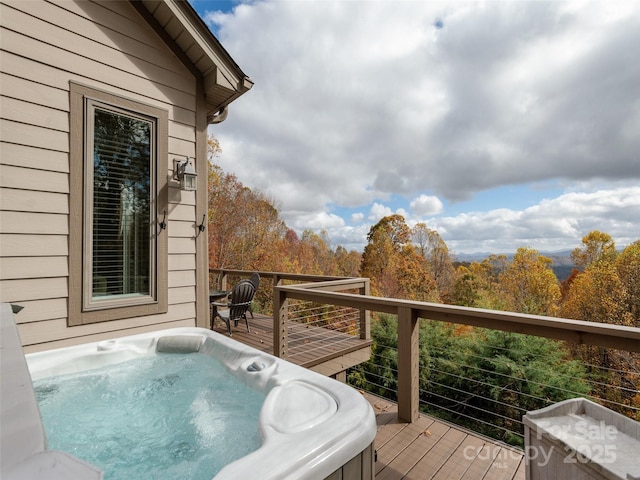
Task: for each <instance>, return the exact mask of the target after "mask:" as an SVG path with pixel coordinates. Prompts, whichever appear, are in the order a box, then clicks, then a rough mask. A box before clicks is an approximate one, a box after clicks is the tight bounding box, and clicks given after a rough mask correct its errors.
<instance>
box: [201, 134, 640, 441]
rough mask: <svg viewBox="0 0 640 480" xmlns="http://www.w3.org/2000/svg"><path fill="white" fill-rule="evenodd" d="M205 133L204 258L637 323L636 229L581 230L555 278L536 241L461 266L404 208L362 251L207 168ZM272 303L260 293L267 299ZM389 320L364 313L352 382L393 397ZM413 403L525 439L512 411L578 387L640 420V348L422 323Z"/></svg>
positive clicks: (389, 291) (385, 289) (396, 290)
mask: <svg viewBox="0 0 640 480" xmlns="http://www.w3.org/2000/svg"><path fill="white" fill-rule="evenodd" d="M218 152H219V145H218V144H217V141H216V140H215V139H212V138H210V139H209V155H210V159H211V160H213V161H212V162H211V163H210V167H209V174H208V181H209V185H208V186H209V219H208V222H209V228H208V232H209V266H210V267H211V268H228V269H243V270H262V271H275V272H278V271H280V272H289V273H304V274H317V275H336V276H352V277H356V276H362V277H367V278H370V280H371V291H372V294H373V295H377V296H383V297H393V298H404V299H410V300H418V301H428V302H438V303H447V304H452V305H461V306H467V307H478V308H487V309H493V310H505V311H512V312H519V313H526V314H534V315H547V316H557V317H563V318H569V319H578V320H586V321H592V322H603V323H611V324H616V325H626V326H634V327H640V239H639V240H636V241H635V242H633V243H632V244H631V245H628V246H626V247H625V248H624V249H622V250H619V249H617V248H616V245H615V242H614V240H613V239H612V237H611V236H610V235H609V234H607V233H604V232H600V231H592V232H589V233H588V234H587V235H586V236H585V237H584V238H583V239H582V243H581V245H580V246H579V247H577V248H576V249H575V250H574V251H573V252H572V254H571V258H572V261H573V263H574V265H575V266H576V268H575V269H574V270H573V272H572V273H571V275H570V276H569V277H568V278H567V279H566V280H564V281H562V282H559V281H558V279H557V278H556V275H555V274H554V273H553V270H552V268H551V267H552V262H551V260H550V259H549V258H547V257H545V256H543V255H541V254H540V253H539V252H537V251H536V250H535V249H532V248H528V247H521V248H519V249H518V250H517V251H516V253H515V254H514V255H513V257H512V258H507V257H506V256H504V255H491V256H489V257H487V258H485V259H484V260H482V261H477V262H471V263H464V264H462V263H458V262H456V260H455V258H454V257H453V256H452V255H451V253H450V252H449V249H448V247H447V245H446V243H445V242H444V240H443V239H442V238H441V237H440V235H439V234H438V233H437V231H435V230H433V229H430V228H429V227H428V225H426V224H424V223H418V224H416V225H415V226H413V227H409V226H408V225H407V223H406V222H405V219H404V218H403V217H402V216H401V215H390V216H387V217H384V218H382V219H381V220H380V221H379V222H378V223H376V224H375V225H374V226H372V227H371V228H370V230H369V233H368V235H367V244H366V246H365V248H364V251H363V252H362V253H360V252H357V251H353V250H352V251H347V250H346V249H344V248H343V247H341V246H333V245H332V244H331V240H330V239H329V238H328V236H327V235H326V233H320V234H318V233H315V232H313V231H311V230H307V231H304V232H302V234H301V235H298V234H297V233H296V232H294V231H293V230H292V229H290V228H288V227H287V225H286V224H285V222H284V221H283V220H282V219H281V218H280V214H279V211H278V208H277V206H276V205H275V203H274V201H273V200H272V199H270V198H268V197H267V196H265V195H264V194H262V193H261V192H258V191H254V190H251V189H249V188H247V187H245V186H244V185H243V184H242V182H241V181H240V180H239V179H238V178H237V177H236V176H235V175H233V174H230V173H226V172H224V171H223V170H222V169H221V168H220V167H219V166H217V165H215V163H214V161H215V157H216V155H217V153H218ZM265 301H268V299H265ZM395 322H396V320H395V318H393V317H391V316H388V315H377V316H374V317H373V321H372V330H371V331H372V338H373V341H374V344H373V347H372V350H373V351H372V357H371V360H370V361H369V362H368V363H366V364H363V365H361V366H360V367H359V368H357V369H353V370H352V371H351V373H350V375H349V380H350V382H351V383H352V384H355V385H356V386H358V387H360V388H366V389H368V390H370V391H373V392H374V393H377V394H380V395H384V396H387V397H389V398H392V399H393V398H395V389H396V384H395V382H396V379H395V373H394V371H396V370H397V353H396V351H395V347H396V340H397V327H396V323H395ZM420 345H421V351H420V376H421V383H420V396H421V408H422V409H423V410H425V411H429V412H431V413H435V414H437V415H440V416H442V417H445V418H447V419H449V420H452V421H456V422H458V423H462V424H464V425H468V426H472V427H473V428H474V429H475V430H479V431H481V432H483V433H485V434H488V435H491V436H493V437H495V438H500V439H503V440H506V441H509V442H512V443H516V444H517V443H519V441H521V438H520V436H519V432H520V431H521V424H520V422H519V419H520V417H521V415H522V414H523V413H525V412H526V411H528V410H534V409H537V408H541V407H543V406H546V405H548V404H549V403H553V402H555V401H559V400H563V399H565V398H572V397H576V396H592V398H595V399H598V401H600V402H601V403H603V404H605V405H606V406H607V407H610V408H613V409H615V410H617V411H620V412H622V413H624V414H626V415H629V416H632V417H635V418H637V419H640V393H639V391H640V356H638V355H637V354H632V353H630V352H626V351H617V350H611V349H604V348H598V347H586V346H578V345H569V344H565V343H564V342H559V341H554V340H549V339H545V338H540V337H532V336H526V335H518V334H511V333H505V332H498V331H488V330H484V329H476V328H472V327H467V328H464V327H460V326H454V325H449V324H445V323H441V322H420Z"/></svg>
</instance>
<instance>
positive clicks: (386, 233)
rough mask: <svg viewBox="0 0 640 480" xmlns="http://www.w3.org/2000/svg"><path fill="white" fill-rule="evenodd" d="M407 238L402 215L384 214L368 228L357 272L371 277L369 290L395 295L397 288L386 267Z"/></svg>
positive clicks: (385, 294) (384, 294) (407, 231)
mask: <svg viewBox="0 0 640 480" xmlns="http://www.w3.org/2000/svg"><path fill="white" fill-rule="evenodd" d="M408 241H409V227H408V226H407V224H406V223H405V221H404V217H402V216H401V215H390V216H388V217H384V218H382V219H381V220H380V221H379V222H378V223H376V224H375V225H373V226H372V227H371V228H370V229H369V234H368V235H367V245H366V246H365V247H364V252H363V254H362V264H361V266H360V274H361V276H363V277H368V278H370V279H371V290H372V293H374V294H379V295H382V296H397V295H398V292H399V291H400V288H399V286H398V285H397V279H395V278H394V275H393V273H392V271H391V269H390V268H389V267H390V266H391V265H392V264H393V262H394V260H395V258H396V256H397V255H399V253H400V251H401V250H402V247H403V246H404V245H405V244H406V243H407V242H408Z"/></svg>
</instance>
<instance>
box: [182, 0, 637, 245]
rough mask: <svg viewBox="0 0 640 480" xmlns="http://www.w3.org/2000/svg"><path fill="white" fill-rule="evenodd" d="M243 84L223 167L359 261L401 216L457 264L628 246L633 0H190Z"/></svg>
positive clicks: (293, 223) (224, 138) (224, 126)
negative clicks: (591, 243)
mask: <svg viewBox="0 0 640 480" xmlns="http://www.w3.org/2000/svg"><path fill="white" fill-rule="evenodd" d="M191 3H192V5H193V6H194V8H195V9H196V11H197V12H198V13H199V14H200V16H201V17H202V18H203V20H204V21H205V23H206V24H207V25H208V26H209V28H210V29H211V31H212V32H214V34H215V35H216V37H217V38H218V39H219V40H220V41H221V43H222V44H223V46H224V47H225V49H226V50H227V51H228V52H229V53H230V54H231V56H232V57H233V58H234V60H235V61H236V62H237V63H238V65H240V67H241V69H242V70H243V71H244V73H245V74H247V75H248V76H249V77H250V78H251V79H252V80H253V81H254V82H255V85H254V87H253V88H252V89H251V90H250V91H249V92H248V93H246V94H244V95H243V96H242V97H240V98H239V99H238V100H236V101H235V102H233V103H232V104H231V106H230V108H229V116H228V118H227V119H226V120H225V121H224V122H223V123H221V124H218V125H215V126H211V127H210V134H213V135H214V136H215V137H216V138H217V139H218V140H219V142H220V146H221V148H222V153H221V155H220V157H219V158H218V159H217V161H216V163H218V164H219V165H220V166H221V167H222V168H223V170H224V171H226V172H229V173H234V174H235V175H237V177H238V179H239V180H240V181H241V182H242V183H243V184H244V185H246V186H248V187H250V188H252V189H255V190H258V191H260V192H262V193H264V194H266V195H267V196H268V197H270V198H271V199H272V200H273V201H274V204H275V206H276V207H277V208H278V209H279V211H280V213H281V216H282V218H283V220H284V221H285V222H286V223H287V225H288V226H289V227H291V228H293V229H294V230H295V231H296V232H298V234H301V233H302V232H303V231H304V230H313V231H314V232H316V233H321V232H323V231H324V232H326V233H327V235H328V237H329V239H330V240H331V246H332V247H333V248H335V247H336V246H337V245H341V246H343V247H345V248H347V249H349V250H351V249H355V250H359V251H361V250H362V248H363V247H364V245H365V244H366V236H367V233H368V232H369V229H370V228H371V226H372V225H375V224H376V223H377V222H378V221H379V220H380V219H381V218H382V217H384V216H386V215H390V214H393V213H399V214H401V215H403V216H404V217H405V220H406V222H407V224H408V225H409V226H413V225H415V224H416V223H419V222H423V223H426V225H427V226H428V227H429V228H431V229H433V230H436V231H438V233H439V234H440V236H441V237H442V238H443V240H444V241H445V242H446V243H447V245H448V247H449V249H450V251H451V252H452V253H454V254H464V253H473V252H491V253H509V252H513V251H515V250H516V249H517V248H518V247H529V248H535V249H537V250H538V251H540V252H555V251H559V250H565V249H573V248H575V247H578V246H580V242H581V239H582V237H583V236H585V235H586V234H587V233H589V232H590V231H592V230H600V231H602V232H606V233H608V234H610V235H611V236H612V237H613V239H614V240H615V242H616V245H617V246H619V247H621V246H624V245H627V244H629V243H631V242H633V241H635V240H636V239H638V238H640V61H638V58H640V0H634V1H630V0H616V1H610V0H606V1H601V2H600V1H579V2H574V1H565V2H560V1H554V0H549V1H533V0H530V1H517V0H508V1H507V0H504V1H503V0H485V1H478V2H466V1H465V2H463V1H457V0H449V1H438V2H435V1H425V0H420V1H418V0H416V1H413V0H393V1H392V0H341V1H332V0H288V1H283V0H264V1H246V2H245V1H233V2H222V1H207V0H192V1H191Z"/></svg>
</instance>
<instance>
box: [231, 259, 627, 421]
mask: <svg viewBox="0 0 640 480" xmlns="http://www.w3.org/2000/svg"><path fill="white" fill-rule="evenodd" d="M227 272H229V273H234V274H235V273H236V272H235V271H234V272H231V271H227ZM239 272H242V271H239ZM244 273H247V272H242V274H244ZM249 273H250V272H249ZM260 275H261V276H262V275H263V272H260ZM269 275H272V276H273V277H274V278H282V279H287V280H297V281H300V282H307V283H302V284H297V285H286V286H285V285H280V284H275V283H274V287H273V299H274V303H273V304H274V352H276V355H278V354H282V355H284V356H286V341H287V339H286V328H285V327H286V325H285V322H286V316H287V302H288V300H289V299H296V300H307V301H312V302H316V303H324V304H330V305H340V306H348V307H353V308H357V309H359V310H360V311H361V312H367V320H368V314H369V313H368V312H370V311H373V312H381V313H389V314H392V315H397V317H398V366H399V368H398V417H399V418H400V419H401V420H403V421H409V422H413V421H415V420H416V419H417V418H418V414H419V403H418V402H419V398H418V360H419V353H418V351H419V348H418V327H417V325H418V321H417V320H418V319H419V318H422V319H426V320H439V321H444V322H450V323H456V324H462V325H471V326H474V327H482V328H489V329H493V330H501V331H505V332H513V333H523V334H527V335H534V336H538V337H545V338H551V339H556V340H565V341H567V342H572V343H576V344H585V345H595V346H599V347H607V348H615V349H619V350H627V351H630V352H640V328H636V327H627V326H622V325H612V324H605V323H596V322H586V321H583V320H571V319H566V318H557V317H546V316H541V315H528V314H524V313H514V312H503V311H498V310H487V309H481V308H471V307H461V306H457V305H444V304H439V303H429V302H418V301H411V300H401V299H395V298H382V297H373V296H371V295H369V291H368V288H369V282H368V279H363V278H345V277H334V278H327V277H322V276H314V275H291V274H279V273H278V274H276V273H273V274H269V273H266V272H265V273H264V276H267V277H268V276H269ZM312 282H313V283H312ZM357 285H361V286H362V288H361V289H360V292H359V294H353V293H345V292H343V291H338V290H346V289H351V288H358V287H357ZM367 323H368V322H367ZM366 328H367V331H368V328H369V327H368V326H367V327H366ZM276 331H277V332H278V333H277V334H276ZM361 332H362V329H361ZM367 334H368V333H367ZM276 335H277V336H278V339H276ZM367 338H368V337H367ZM276 340H277V341H276ZM276 345H278V347H277V348H276V347H275V346H276ZM400 365H401V366H402V367H401V368H400Z"/></svg>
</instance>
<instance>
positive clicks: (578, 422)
mask: <svg viewBox="0 0 640 480" xmlns="http://www.w3.org/2000/svg"><path fill="white" fill-rule="evenodd" d="M523 422H524V438H525V461H526V478H527V480H546V479H549V480H555V479H562V480H578V479H579V480H601V479H608V480H640V423H639V422H636V421H634V420H632V419H631V418H628V417H625V416H624V415H620V414H619V413H616V412H614V411H612V410H609V409H607V408H605V407H603V406H601V405H598V404H597V403H594V402H591V401H589V400H587V399H585V398H575V399H570V400H565V401H562V402H559V403H556V404H554V405H551V406H549V407H546V408H543V409H540V410H535V411H532V412H527V414H526V415H524V417H523Z"/></svg>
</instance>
